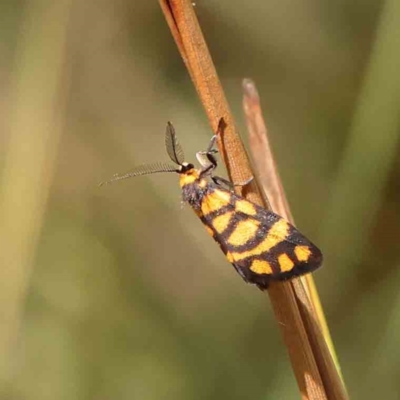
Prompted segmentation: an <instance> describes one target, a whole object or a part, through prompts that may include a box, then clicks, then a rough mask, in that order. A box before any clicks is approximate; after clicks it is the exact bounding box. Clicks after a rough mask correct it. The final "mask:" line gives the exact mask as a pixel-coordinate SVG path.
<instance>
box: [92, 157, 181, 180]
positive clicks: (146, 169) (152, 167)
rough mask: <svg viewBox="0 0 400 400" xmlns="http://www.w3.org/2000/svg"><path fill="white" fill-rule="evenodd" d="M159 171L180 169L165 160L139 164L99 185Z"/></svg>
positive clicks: (176, 170)
mask: <svg viewBox="0 0 400 400" xmlns="http://www.w3.org/2000/svg"><path fill="white" fill-rule="evenodd" d="M158 172H179V170H178V169H177V168H176V167H175V166H173V165H170V164H168V163H164V162H156V163H152V164H144V165H139V166H137V167H135V168H133V169H131V170H130V171H127V172H125V173H123V174H115V175H114V176H113V177H112V178H111V179H110V180H108V181H104V182H100V183H99V186H103V185H108V184H110V183H113V182H116V181H121V180H123V179H128V178H133V177H135V176H140V175H150V174H156V173H158Z"/></svg>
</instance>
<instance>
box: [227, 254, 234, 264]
mask: <svg viewBox="0 0 400 400" xmlns="http://www.w3.org/2000/svg"><path fill="white" fill-rule="evenodd" d="M226 258H227V259H228V261H229V262H230V263H233V262H234V261H235V260H234V258H233V257H232V253H230V252H229V251H228V252H227V253H226Z"/></svg>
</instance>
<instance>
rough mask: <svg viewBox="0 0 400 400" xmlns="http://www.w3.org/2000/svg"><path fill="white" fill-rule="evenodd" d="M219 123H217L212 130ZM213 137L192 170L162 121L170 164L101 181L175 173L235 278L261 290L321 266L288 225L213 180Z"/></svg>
mask: <svg viewBox="0 0 400 400" xmlns="http://www.w3.org/2000/svg"><path fill="white" fill-rule="evenodd" d="M222 125H223V120H222V119H221V121H220V125H219V128H218V132H219V131H220V129H222V128H221V127H222ZM218 132H217V134H218ZM216 137H217V135H214V136H213V138H212V139H211V142H210V145H209V146H208V148H207V150H206V151H201V152H198V153H197V154H196V156H197V159H198V161H199V162H200V164H201V168H200V169H196V168H195V167H194V165H193V164H189V163H186V162H185V161H184V155H183V150H182V148H181V146H180V144H179V143H178V141H177V138H176V135H175V130H174V127H173V126H172V124H171V123H168V124H167V130H166V135H165V144H166V149H167V153H168V155H169V157H170V159H171V160H172V161H173V162H174V164H176V166H175V165H170V164H168V163H155V164H148V165H143V166H139V167H136V168H134V169H133V170H131V171H130V172H128V173H125V174H117V175H114V177H113V178H112V179H111V180H109V181H107V182H104V183H111V182H114V181H118V180H121V179H126V178H130V177H134V176H139V175H147V174H153V173H157V172H176V173H178V174H179V178H180V179H179V181H180V186H181V189H182V198H183V201H184V202H186V203H188V204H189V205H190V206H191V207H192V209H193V210H194V212H195V213H196V215H197V216H198V217H199V218H200V220H201V222H202V223H203V224H204V226H205V227H206V229H207V232H208V233H209V234H210V235H211V236H212V237H213V238H214V240H215V241H216V242H217V243H218V244H219V246H220V248H221V250H222V251H223V253H224V254H225V256H226V258H227V259H228V261H229V262H230V263H231V264H232V265H233V266H234V267H235V269H236V271H237V272H238V273H239V274H240V276H241V277H242V278H243V279H244V280H245V281H246V282H249V283H252V284H254V285H257V286H258V287H259V288H260V289H262V290H264V289H267V288H268V285H269V283H270V282H271V281H284V280H287V279H291V278H294V277H296V276H300V275H304V274H307V273H309V272H312V271H314V270H315V269H317V268H318V267H319V266H320V265H321V263H322V254H321V251H320V250H319V249H318V248H317V247H316V246H315V245H314V244H312V243H311V242H310V241H309V240H308V239H307V238H306V237H305V236H304V235H302V234H301V233H300V232H299V231H298V230H297V229H296V228H295V227H294V226H293V225H291V224H290V223H289V222H288V221H286V220H285V219H284V218H282V217H280V216H279V215H277V214H275V213H273V212H271V211H267V210H266V209H264V208H262V207H260V206H258V205H256V204H254V203H252V202H250V201H248V200H246V199H244V198H243V197H240V196H238V195H236V194H235V193H233V191H232V187H233V185H232V184H231V183H230V182H229V181H227V180H225V179H223V178H219V177H217V176H214V174H213V172H214V170H215V168H216V167H217V162H216V158H215V154H216V153H217V150H216V149H215V148H214V145H215V141H216Z"/></svg>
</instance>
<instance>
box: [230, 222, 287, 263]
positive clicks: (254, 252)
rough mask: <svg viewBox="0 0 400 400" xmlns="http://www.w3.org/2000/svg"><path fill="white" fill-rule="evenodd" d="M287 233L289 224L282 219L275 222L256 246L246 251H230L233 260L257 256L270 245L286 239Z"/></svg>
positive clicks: (269, 247)
mask: <svg viewBox="0 0 400 400" xmlns="http://www.w3.org/2000/svg"><path fill="white" fill-rule="evenodd" d="M288 233H289V224H288V222H286V221H285V220H284V219H280V220H279V221H277V222H275V224H274V225H272V227H271V228H270V230H269V232H268V235H267V237H266V238H265V239H264V240H263V241H262V242H261V243H260V244H259V245H257V246H256V247H254V248H253V249H251V250H248V251H242V252H232V256H233V258H234V260H235V261H240V260H244V259H246V258H247V257H251V256H259V255H260V254H262V253H265V252H267V251H269V250H270V249H271V248H272V247H274V246H276V245H277V244H278V243H280V242H282V241H283V240H285V239H286V237H287V235H288Z"/></svg>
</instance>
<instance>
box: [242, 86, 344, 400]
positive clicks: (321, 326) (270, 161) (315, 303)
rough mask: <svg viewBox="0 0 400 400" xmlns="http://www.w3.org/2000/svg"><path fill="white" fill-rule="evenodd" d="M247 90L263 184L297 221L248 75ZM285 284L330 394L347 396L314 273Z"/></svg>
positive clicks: (275, 204) (275, 206)
mask: <svg viewBox="0 0 400 400" xmlns="http://www.w3.org/2000/svg"><path fill="white" fill-rule="evenodd" d="M243 92H244V97H243V108H244V111H245V114H246V121H247V127H248V132H249V143H250V148H251V152H252V155H253V159H254V162H255V166H256V170H257V172H258V174H259V177H258V179H259V182H260V185H261V187H262V189H263V191H264V192H265V195H266V197H267V198H268V199H269V202H270V205H271V208H272V210H273V211H275V212H277V213H278V214H279V215H282V216H283V217H285V218H286V219H288V220H289V221H290V222H291V223H292V224H294V220H293V217H292V214H291V212H290V209H289V206H288V202H287V199H286V195H285V191H284V189H283V185H282V182H281V179H280V176H279V172H278V168H277V165H276V163H275V160H274V156H273V152H272V148H271V145H270V142H269V139H268V130H267V127H266V124H265V122H264V118H263V115H262V110H261V104H260V97H259V94H258V91H257V88H256V86H255V84H254V82H253V81H251V80H250V79H245V80H244V81H243ZM284 285H290V286H292V288H293V292H288V294H289V295H290V296H291V295H292V294H293V296H294V298H295V299H296V301H297V305H298V308H299V311H300V315H301V319H302V328H301V329H303V327H304V329H305V331H306V334H307V337H308V340H309V344H310V347H311V350H312V353H313V357H314V359H315V361H316V364H317V366H318V369H319V373H320V375H321V378H322V381H323V384H324V387H325V390H326V394H327V398H329V399H342V398H346V397H347V396H346V391H345V388H344V386H343V383H342V380H341V376H340V369H339V365H338V363H337V362H336V363H335V361H336V357H335V355H334V349H333V345H332V342H331V338H330V335H329V330H328V327H327V324H326V320H325V317H324V314H323V311H322V307H321V303H320V301H319V296H318V292H317V290H316V287H315V284H314V279H313V277H312V275H307V276H306V277H301V278H299V279H294V280H292V281H291V282H288V283H285V284H284ZM284 285H280V284H278V285H274V286H277V287H278V290H279V287H281V286H284ZM273 290H275V289H273ZM277 306H278V305H277ZM277 309H279V307H277ZM282 317H284V316H281V315H279V316H278V318H282ZM285 329H286V327H285V326H282V330H283V331H285ZM283 334H284V336H285V335H287V333H285V332H283ZM325 339H326V340H325ZM327 343H330V345H331V346H328V345H327Z"/></svg>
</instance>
